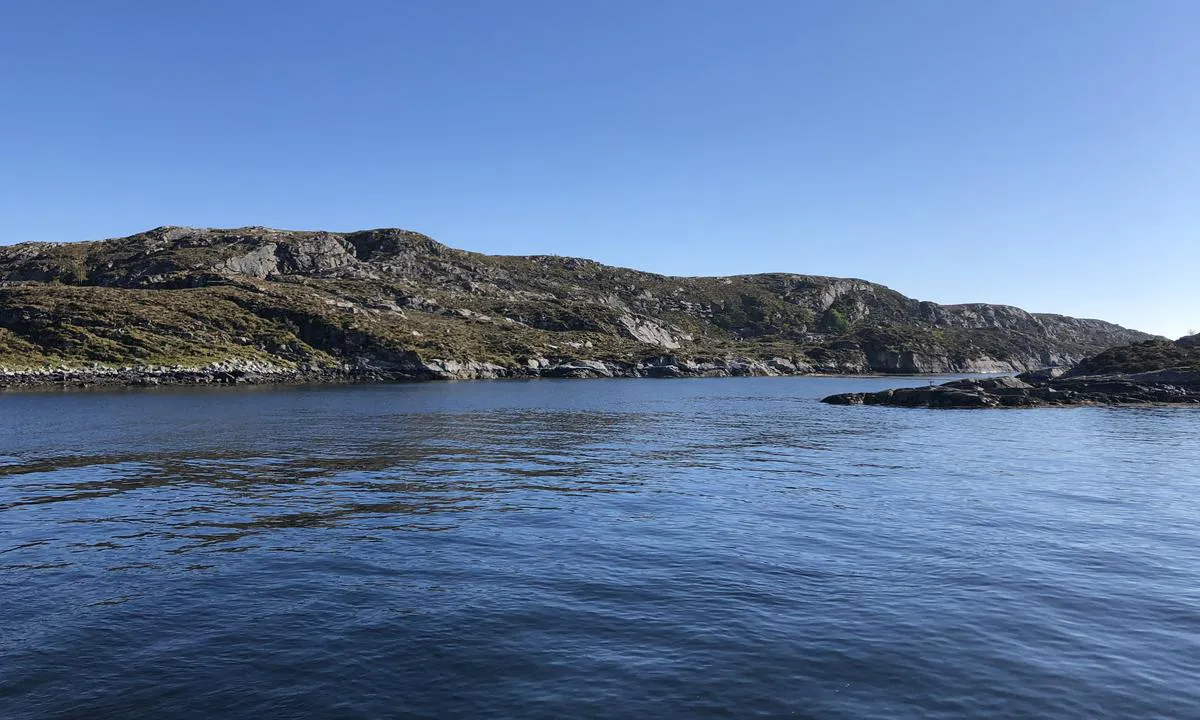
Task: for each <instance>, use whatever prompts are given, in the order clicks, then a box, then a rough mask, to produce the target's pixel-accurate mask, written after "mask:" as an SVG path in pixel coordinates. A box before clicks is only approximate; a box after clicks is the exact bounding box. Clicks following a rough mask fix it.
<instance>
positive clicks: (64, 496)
mask: <svg viewBox="0 0 1200 720" xmlns="http://www.w3.org/2000/svg"><path fill="white" fill-rule="evenodd" d="M911 382H914V383H921V382H924V381H920V380H916V381H911ZM894 384H896V381H895V380H886V379H884V380H832V379H815V378H808V379H806V378H787V379H784V378H780V379H729V380H695V381H692V380H680V381H648V380H647V381H630V380H619V381H601V380H596V381H558V382H556V381H540V382H529V383H523V382H496V383H459V384H427V385H407V386H381V387H352V388H311V389H297V388H291V389H249V390H245V389H234V390H209V391H186V390H173V391H137V392H89V393H66V394H60V393H25V394H12V393H9V394H0V717H3V718H6V719H7V720H16V719H18V718H68V717H69V718H144V717H173V718H213V717H221V718H292V717H297V718H298V717H306V718H326V717H328V718H381V717H429V718H434V717H438V718H466V717H469V718H483V717H488V718H492V717H494V718H567V717H578V718H591V717H596V718H629V717H662V718H675V717H677V718H700V717H813V718H963V717H988V718H995V717H1011V718H1030V717H1044V718H1101V717H1112V718H1149V717H1167V718H1185V717H1200V670H1198V668H1200V521H1198V518H1200V412H1196V411H1192V410H1188V409H1106V408H1084V409H1072V410H1029V411H1026V410H1008V411H920V410H895V409H887V408H853V407H851V408H847V407H830V406H825V405H821V404H819V403H817V402H816V398H818V397H820V396H822V395H825V394H828V393H832V392H840V391H847V390H854V389H878V388H882V387H885V386H888V385H894Z"/></svg>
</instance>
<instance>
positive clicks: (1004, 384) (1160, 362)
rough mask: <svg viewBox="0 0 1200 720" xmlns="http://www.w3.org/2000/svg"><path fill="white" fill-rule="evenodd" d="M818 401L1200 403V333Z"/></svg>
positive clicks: (980, 405)
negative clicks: (1061, 364) (1024, 368)
mask: <svg viewBox="0 0 1200 720" xmlns="http://www.w3.org/2000/svg"><path fill="white" fill-rule="evenodd" d="M822 402H826V403H829V404H832V405H888V406H892V407H907V408H1000V407H1049V406H1069V405H1156V404H1171V405H1193V406H1200V335H1190V336H1188V337H1184V338H1180V339H1179V340H1176V341H1175V342H1171V341H1167V340H1149V341H1146V342H1141V343H1136V344H1132V345H1125V346H1122V347H1117V348H1113V349H1110V350H1107V351H1105V352H1102V353H1100V354H1098V355H1096V356H1094V357H1090V358H1087V359H1085V360H1083V361H1082V362H1080V363H1078V364H1076V365H1075V366H1074V367H1072V368H1070V369H1061V368H1053V369H1045V370H1038V371H1034V372H1026V373H1022V374H1020V375H1016V376H1006V377H989V378H968V379H963V380H954V381H951V382H947V383H943V384H941V385H930V386H928V387H916V388H897V389H894V390H883V391H881V392H852V393H839V394H837V395H830V396H829V397H827V398H824V399H823V400H822Z"/></svg>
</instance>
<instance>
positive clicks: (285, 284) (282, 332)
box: [0, 227, 1151, 384]
mask: <svg viewBox="0 0 1200 720" xmlns="http://www.w3.org/2000/svg"><path fill="white" fill-rule="evenodd" d="M1149 338H1151V336H1149V335H1146V334H1144V333H1139V332H1135V331H1132V330H1127V329H1125V328H1122V327H1119V326H1116V325H1113V324H1110V323H1106V322H1101V321H1099V320H1080V319H1076V318H1069V317H1064V316H1060V315H1044V314H1031V313H1027V312H1025V311H1023V310H1020V309H1017V308H1013V307H1006V306H999V305H984V304H975V305H938V304H935V303H931V302H921V301H917V300H913V299H911V298H908V297H905V296H903V295H901V294H900V293H897V292H895V291H893V290H890V289H888V288H886V287H883V286H881V285H877V284H874V283H870V282H866V281H863V280H854V279H843V278H831V277H818V276H811V275H794V274H784V273H775V274H763V275H742V276H733V277H723V278H684V277H668V276H663V275H655V274H652V273H646V272H639V271H636V270H629V269H624V268H616V267H609V266H605V265H602V264H600V263H596V262H593V261H591V260H583V259H577V258H567V257H558V256H530V257H516V256H511V257H510V256H489V255H482V254H478V253H472V252H465V251H462V250H456V249H453V248H450V247H447V246H445V245H442V244H440V243H438V242H435V241H434V240H432V239H430V238H428V237H426V236H424V235H421V234H419V233H415V232H409V231H404V230H367V231H362V232H351V233H332V232H297V231H283V230H272V229H268V228H261V227H250V228H238V229H228V230H217V229H197V228H182V227H163V228H157V229H154V230H150V231H148V232H144V233H139V234H137V235H133V236H130V237H126V238H117V239H112V240H105V241H98V242H79V243H26V244H21V245H15V246H10V247H2V248H0V384H18V383H32V382H43V381H48V382H54V381H78V382H193V381H194V382H210V381H226V382H227V381H232V380H287V379H292V380H296V379H299V380H322V379H328V380H335V379H353V378H365V379H433V378H478V377H523V376H559V377H563V376H568V377H569V376H597V375H600V376H605V375H634V376H640V375H659V376H672V375H729V374H791V373H806V372H830V373H869V372H882V373H923V372H962V371H965V372H971V371H1008V370H1012V371H1022V370H1028V369H1033V368H1040V367H1045V366H1052V365H1069V364H1073V363H1075V362H1077V361H1078V360H1080V359H1082V358H1083V357H1084V356H1087V355H1092V354H1095V353H1097V352H1099V351H1101V350H1104V349H1106V348H1109V347H1112V346H1116V345H1123V344H1127V343H1131V342H1137V341H1142V340H1147V339H1149Z"/></svg>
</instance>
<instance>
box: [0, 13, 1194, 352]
mask: <svg viewBox="0 0 1200 720" xmlns="http://www.w3.org/2000/svg"><path fill="white" fill-rule="evenodd" d="M1198 31H1200V3H1196V2H1192V1H1191V0H1181V1H1178V2H1166V1H1155V0H1138V1H1137V2H1133V1H1124V0H1122V1H1121V2H1114V1H1108V0H1086V1H1085V0H1072V1H1062V2H1059V1H1054V0H1051V1H1049V2H1047V1H1044V0H1041V1H1037V2H1023V1H1020V0H1006V1H1005V2H998V3H984V2H961V1H959V0H945V1H943V2H926V1H923V0H905V1H904V2H895V1H892V0H887V1H880V2H867V1H859V0H856V1H855V2H844V1H842V0H838V1H831V2H822V1H816V0H813V1H801V0H780V1H772V0H756V1H755V2H742V3H738V2H732V1H726V2H710V1H707V0H686V1H681V0H655V1H654V2H644V1H642V0H638V1H636V2H635V1H629V0H605V1H603V2H601V1H600V0H572V1H569V2H563V1H561V0H556V1H553V2H550V1H546V2H542V1H537V2H534V1H532V0H513V1H512V2H494V1H491V0H487V1H478V2H467V1H466V0H462V1H455V0H447V1H446V2H396V1H375V0H344V1H342V2H333V1H332V0H330V1H327V2H316V1H313V0H292V1H290V2H286V3H284V2H252V1H247V0H243V1H240V2H229V1H225V0H217V1H215V2H213V1H209V2H203V3H172V2H159V1H154V2H150V1H133V0H108V1H106V2H103V3H98V2H90V1H89V2H83V1H79V0H76V1H71V0H58V1H57V2H32V1H28V0H27V1H23V2H18V1H16V0H0V98H2V100H0V102H2V103H3V104H2V105H0V243H13V242H20V241H25V240H55V241H59V240H85V239H97V238H103V237H112V236H118V235H126V234H130V233H133V232H137V231H140V230H144V229H147V228H150V227H155V226H158V225H167V224H171V225H200V226H212V227H224V226H240V225H268V226H275V227H285V228H303V229H318V228H319V229H330V230H351V229H358V228H366V227H381V226H389V227H390V226H398V227H406V228H411V229H415V230H420V231H422V232H425V233H428V234H430V235H432V236H433V237H435V238H437V239H439V240H441V241H443V242H446V243H448V244H450V245H454V246H457V247H462V248H465V249H469V250H476V251H480V252H488V253H557V254H562V255H579V256H586V257H592V258H595V259H598V260H601V261H603V262H608V263H612V264H618V265H626V266H631V267H637V268H641V269H647V270H653V271H656V272H663V273H669V274H730V273H743V272H764V271H789V272H801V273H816V274H827V275H840V276H854V277H862V278H866V279H868V280H873V281H877V282H882V283H884V284H886V285H889V286H891V287H893V288H895V289H897V290H900V291H901V292H904V293H906V294H908V295H912V296H916V297H920V298H922V299H929V300H935V301H938V302H976V301H978V302H997V303H1007V304H1013V305H1018V306H1021V307H1024V308H1026V309H1028V310H1033V311H1039V312H1061V313H1065V314H1072V315H1080V316H1086V317H1099V318H1103V319H1106V320H1112V321H1115V322H1120V323H1122V324H1124V325H1128V326H1131V327H1136V328H1139V329H1144V330H1148V331H1152V332H1158V333H1162V334H1167V335H1172V336H1177V335H1181V334H1183V333H1184V332H1185V331H1187V330H1188V329H1189V328H1197V329H1200V280H1198V273H1197V268H1198V267H1200V42H1197V41H1196V35H1197V32H1198Z"/></svg>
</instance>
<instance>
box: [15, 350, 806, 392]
mask: <svg viewBox="0 0 1200 720" xmlns="http://www.w3.org/2000/svg"><path fill="white" fill-rule="evenodd" d="M820 374H824V373H821V372H820V371H819V370H816V369H814V368H812V367H811V366H807V365H804V364H797V363H794V362H793V361H791V360H789V359H787V358H782V357H777V358H771V359H769V360H765V361H764V360H755V359H750V358H716V359H705V360H695V359H682V358H678V357H675V356H670V355H664V356H662V357H658V358H652V359H649V360H644V361H641V362H637V363H629V362H614V361H604V360H577V359H549V358H534V359H530V360H527V361H526V362H525V363H524V364H521V365H516V366H503V365H497V364H495V363H489V362H477V361H456V360H442V359H435V360H430V361H428V362H424V361H421V360H419V359H417V358H415V357H414V358H408V359H406V361H405V362H400V363H387V364H381V363H378V362H377V361H372V360H367V359H361V360H359V361H358V362H356V363H353V364H345V365H341V366H338V367H319V366H315V365H309V366H298V367H290V366H285V365H279V364H272V363H268V362H261V361H254V360H228V361H220V362H213V363H211V364H208V365H200V366H180V365H142V366H125V367H106V366H101V365H93V366H89V367H69V366H58V367H49V368H40V369H7V368H0V389H4V388H38V387H67V388H86V387H139V386H141V387H145V386H158V385H164V386H170V385H197V386H202V385H264V384H343V383H370V382H421V381H438V380H443V381H445V380H499V379H534V378H574V379H584V378H701V377H777V376H789V375H820Z"/></svg>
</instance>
